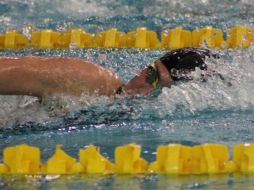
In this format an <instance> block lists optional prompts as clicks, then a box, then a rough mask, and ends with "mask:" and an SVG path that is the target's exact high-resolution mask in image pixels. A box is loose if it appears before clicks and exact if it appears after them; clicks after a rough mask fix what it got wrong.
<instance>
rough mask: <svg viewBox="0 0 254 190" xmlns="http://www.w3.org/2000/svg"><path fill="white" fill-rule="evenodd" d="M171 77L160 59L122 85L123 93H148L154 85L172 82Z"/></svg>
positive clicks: (167, 84) (168, 85)
mask: <svg viewBox="0 0 254 190" xmlns="http://www.w3.org/2000/svg"><path fill="white" fill-rule="evenodd" d="M172 82H173V81H172V78H171V76H170V74H169V72H168V70H167V68H166V67H165V66H164V64H162V63H161V62H160V61H156V62H155V64H154V66H153V67H151V66H149V67H147V68H145V69H143V70H142V71H141V72H140V74H139V75H137V76H135V77H134V78H133V79H131V80H130V81H129V82H127V83H126V84H125V85H124V86H123V93H124V94H127V95H136V94H148V93H150V92H152V91H153V90H154V88H155V83H156V87H160V86H161V87H163V86H167V87H170V86H171V84H172Z"/></svg>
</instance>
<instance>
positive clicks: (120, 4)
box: [0, 0, 254, 189]
mask: <svg viewBox="0 0 254 190" xmlns="http://www.w3.org/2000/svg"><path fill="white" fill-rule="evenodd" d="M70 4H71V6H70ZM253 8H254V4H253V3H252V1H251V0H249V1H248V0H244V1H229V0H228V1H223V2H220V1H208V0H202V1H194V0H192V1H162V0H157V1H145V0H142V1H138V2H136V1H131V0H129V1H124V0H121V1H117V0H110V1H99V0H96V1H89V0H87V1H78V0H72V1H60V0H55V1H42V0H40V1H35V0H26V1H18V0H17V1H7V0H4V1H1V2H0V18H1V19H0V22H1V25H0V32H1V33H3V32H5V30H6V29H11V28H15V29H18V30H20V31H23V32H24V33H27V34H29V31H30V30H31V28H33V27H37V28H51V29H53V30H58V31H62V30H64V29H68V28H75V27H81V28H84V29H85V30H86V31H88V32H91V33H93V32H99V31H103V30H105V29H108V28H111V27H117V28H118V29H119V30H121V31H125V32H127V31H131V30H134V29H135V28H137V27H139V26H146V27H147V28H149V29H151V30H154V31H156V32H158V33H159V32H160V31H162V30H163V29H168V28H174V27H176V26H183V27H185V28H186V29H194V28H196V27H202V26H208V25H211V26H214V27H217V28H221V29H222V30H223V31H224V32H226V31H227V29H228V28H229V27H231V26H234V25H235V24H242V25H244V24H247V25H249V26H253V22H254V19H253V18H254V17H253V16H254V13H253V11H252V10H253ZM217 51H219V53H220V54H221V55H222V59H221V60H219V61H215V62H217V64H216V67H215V66H214V65H215V64H213V62H214V60H210V61H209V62H211V63H210V67H214V69H215V70H216V71H218V72H220V73H222V74H223V76H224V77H225V78H226V80H227V81H230V82H231V83H232V86H228V85H227V84H225V83H224V82H222V81H221V80H219V79H216V78H215V79H210V80H208V81H207V82H206V83H203V82H200V81H199V80H194V81H191V82H189V83H182V84H178V85H177V86H174V87H172V88H170V89H167V88H164V89H161V90H158V91H156V92H154V93H153V94H151V95H149V96H147V97H135V98H125V99H121V100H113V99H110V98H106V97H100V98H92V97H81V98H73V97H67V96H55V97H48V99H46V100H45V101H44V102H43V103H42V105H39V104H38V103H36V102H34V98H30V97H17V96H0V125H1V134H0V138H1V140H0V149H1V150H3V148H5V147H7V146H12V145H16V144H20V143H27V144H31V145H33V146H37V147H40V149H41V152H42V160H44V161H45V160H46V159H47V158H49V157H50V156H51V155H52V153H53V151H54V147H55V145H56V144H63V149H64V150H65V151H66V152H68V153H69V154H70V155H72V156H74V157H76V155H77V152H78V149H79V148H81V147H83V146H85V145H88V144H94V145H96V146H99V147H100V149H101V152H102V153H103V155H105V156H106V157H108V158H109V159H111V160H113V150H114V148H115V147H116V146H118V145H122V144H127V143H130V142H136V143H138V144H140V145H142V156H143V157H144V158H145V159H147V160H148V161H150V162H151V161H153V160H154V158H155V151H156V147H158V145H161V144H167V143H181V144H184V145H196V144H200V143H223V144H226V145H228V146H229V147H232V145H234V144H237V143H242V142H253V139H254V127H253V122H254V120H253V110H254V107H253V105H254V98H253V92H254V90H253V89H254V88H253V87H254V83H253V80H254V77H253V76H254V75H253V74H254V65H253V52H254V48H253V47H250V48H248V49H234V50H217ZM163 53H164V51H162V50H142V49H114V48H110V49H70V50H36V49H25V50H19V51H2V52H0V55H1V56H14V55H15V56H23V55H28V54H29V55H30V54H32V55H46V56H53V55H54V56H73V57H80V58H83V59H87V60H90V61H93V62H95V63H97V64H100V65H103V66H105V67H107V68H110V69H112V70H114V71H115V72H116V73H117V74H118V75H119V76H121V78H122V79H123V81H127V80H128V79H130V78H131V77H132V76H133V75H134V74H135V73H136V72H137V71H138V70H139V69H140V68H142V67H144V66H145V65H147V63H150V62H151V61H152V60H154V59H156V58H157V57H159V56H161V55H162V54H163ZM194 74H195V73H194ZM0 182H1V183H0V186H1V189H4V188H6V189H14V188H20V189H36V188H37V189H44V188H49V189H65V188H66V189H73V188H82V189H156V188H158V189H159V188H162V189H225V188H228V189H239V188H240V187H241V188H243V187H244V188H245V189H248V188H250V189H251V188H252V186H253V182H252V176H247V175H245V176H243V175H240V176H236V175H219V176H208V175H204V176H170V175H169V176H160V175H148V176H146V175H138V176H128V175H126V176H117V175H110V176H100V175H98V176H87V175H86V176H62V177H55V178H53V177H51V178H50V177H48V176H40V177H38V178H32V177H30V176H7V177H4V176H2V177H1V179H0Z"/></svg>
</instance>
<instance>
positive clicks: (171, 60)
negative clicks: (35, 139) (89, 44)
mask: <svg viewBox="0 0 254 190" xmlns="http://www.w3.org/2000/svg"><path fill="white" fill-rule="evenodd" d="M206 57H215V58H216V57H217V55H216V54H213V53H212V52H211V51H209V50H206V49H200V48H181V49H176V50H173V51H170V52H168V53H166V54H165V55H164V56H162V57H161V58H159V59H157V60H156V61H154V62H153V63H151V64H149V65H148V66H147V67H146V68H145V69H143V70H142V71H141V72H140V74H139V75H137V76H135V77H134V78H133V79H131V80H130V81H129V82H127V83H126V84H121V81H120V80H119V78H118V76H117V75H116V74H115V73H113V72H112V71H110V70H108V69H106V68H103V67H102V66H99V65H97V64H93V63H91V62H88V61H84V60H81V59H77V58H70V57H37V56H25V57H1V58H0V94H1V95H29V96H36V97H38V98H43V97H44V96H47V95H53V94H66V95H72V96H81V95H82V94H89V95H106V96H114V95H116V94H117V95H137V94H149V93H150V92H152V91H153V90H154V89H156V88H158V87H170V86H171V85H172V84H174V83H175V82H177V81H185V80H191V77H190V76H188V75H187V74H188V73H190V71H194V70H195V69H196V68H199V69H201V70H207V64H206V63H205V59H206Z"/></svg>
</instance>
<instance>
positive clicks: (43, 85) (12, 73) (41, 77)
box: [0, 57, 120, 97]
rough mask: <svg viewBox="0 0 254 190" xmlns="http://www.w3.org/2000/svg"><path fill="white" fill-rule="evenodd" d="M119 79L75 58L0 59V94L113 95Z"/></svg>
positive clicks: (40, 95) (98, 67)
mask: <svg viewBox="0 0 254 190" xmlns="http://www.w3.org/2000/svg"><path fill="white" fill-rule="evenodd" d="M119 85H120V81H119V80H118V78H117V77H116V75H114V74H113V73H112V72H110V71H108V70H107V69H104V68H102V67H100V66H98V65H95V64H92V63H89V62H85V61H83V60H80V59H75V58H56V57H55V58H45V57H21V58H0V94H3V95H31V96H36V97H43V96H45V95H51V94H67V95H74V96H80V95H81V94H82V93H84V92H85V93H88V94H94V93H98V94H99V95H113V94H114V90H115V89H116V88H117V87H118V86H119Z"/></svg>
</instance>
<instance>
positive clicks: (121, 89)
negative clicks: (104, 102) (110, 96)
mask: <svg viewBox="0 0 254 190" xmlns="http://www.w3.org/2000/svg"><path fill="white" fill-rule="evenodd" d="M122 92H123V86H122V85H121V86H119V87H118V88H117V89H116V91H115V93H116V94H117V95H120V94H122Z"/></svg>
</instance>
